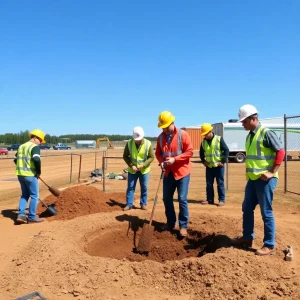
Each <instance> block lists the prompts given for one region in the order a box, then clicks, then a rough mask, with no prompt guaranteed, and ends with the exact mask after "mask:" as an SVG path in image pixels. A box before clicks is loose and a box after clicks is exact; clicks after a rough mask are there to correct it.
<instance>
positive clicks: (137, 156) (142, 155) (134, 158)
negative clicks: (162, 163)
mask: <svg viewBox="0 0 300 300" xmlns="http://www.w3.org/2000/svg"><path fill="white" fill-rule="evenodd" d="M150 145H151V142H150V141H149V140H147V139H144V142H143V143H142V145H141V148H140V151H138V149H137V147H136V144H135V141H134V140H133V139H131V140H129V141H128V149H129V153H130V159H131V162H132V164H133V165H135V166H136V167H138V166H140V165H142V164H143V163H144V162H145V161H146V160H147V157H148V152H149V148H150ZM128 172H129V173H131V174H135V171H133V170H132V168H131V167H128ZM148 172H150V165H149V166H147V167H146V168H143V169H142V170H141V173H142V174H146V173H148Z"/></svg>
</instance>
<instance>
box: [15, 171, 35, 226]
mask: <svg viewBox="0 0 300 300" xmlns="http://www.w3.org/2000/svg"><path fill="white" fill-rule="evenodd" d="M18 180H19V182H20V185H21V191H22V195H21V198H20V203H19V215H18V216H19V217H21V216H23V217H24V216H26V213H25V210H26V206H27V202H28V200H29V197H31V199H30V204H29V211H28V220H34V219H35V218H36V208H37V205H38V200H39V183H38V179H37V177H35V176H18Z"/></svg>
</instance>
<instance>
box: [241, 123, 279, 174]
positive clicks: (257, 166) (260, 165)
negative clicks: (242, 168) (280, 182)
mask: <svg viewBox="0 0 300 300" xmlns="http://www.w3.org/2000/svg"><path fill="white" fill-rule="evenodd" d="M267 131H269V129H268V128H266V127H263V126H261V127H260V128H259V129H258V130H257V132H256V133H255V135H254V137H253V140H252V142H251V144H250V135H248V136H247V139H246V177H247V179H248V180H249V179H251V180H257V179H258V178H259V177H260V176H261V175H262V174H264V173H266V172H268V171H270V170H271V169H272V167H273V164H274V160H275V156H276V152H275V151H273V150H272V149H270V148H266V147H265V146H264V145H263V141H264V137H265V134H266V132H267ZM274 177H277V178H278V172H276V173H275V175H274Z"/></svg>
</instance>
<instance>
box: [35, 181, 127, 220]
mask: <svg viewBox="0 0 300 300" xmlns="http://www.w3.org/2000/svg"><path fill="white" fill-rule="evenodd" d="M43 201H44V202H45V203H46V204H47V205H50V204H54V207H55V209H56V210H57V211H58V214H57V215H56V216H51V217H50V216H49V215H48V213H47V212H45V207H42V204H41V203H39V206H38V209H37V213H38V214H39V215H40V217H48V220H70V219H74V218H76V217H79V216H85V215H89V214H94V213H99V212H109V211H115V210H121V207H123V205H124V204H125V203H126V195H125V193H104V192H102V191H100V190H99V189H97V188H95V187H93V186H86V185H82V186H76V187H70V188H67V189H66V190H64V191H62V193H61V195H60V196H59V197H55V196H53V195H49V196H48V197H46V198H45V199H43Z"/></svg>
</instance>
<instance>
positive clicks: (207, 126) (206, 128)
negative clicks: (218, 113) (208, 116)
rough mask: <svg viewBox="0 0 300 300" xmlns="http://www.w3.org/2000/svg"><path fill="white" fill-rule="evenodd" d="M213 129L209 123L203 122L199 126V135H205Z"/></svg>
mask: <svg viewBox="0 0 300 300" xmlns="http://www.w3.org/2000/svg"><path fill="white" fill-rule="evenodd" d="M212 130H213V127H212V126H211V125H210V124H209V123H203V124H202V126H201V135H206V134H208V133H209V132H210V131H212Z"/></svg>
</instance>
